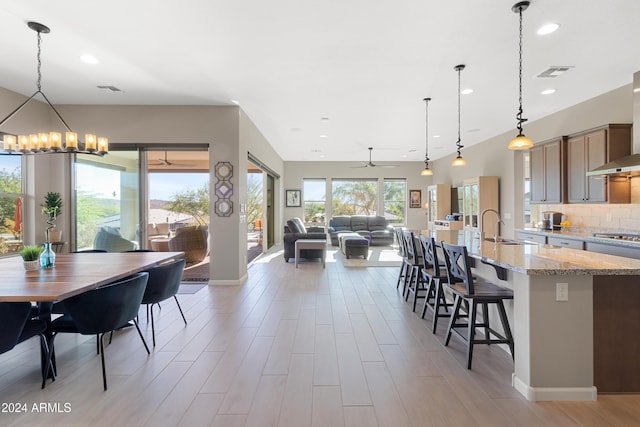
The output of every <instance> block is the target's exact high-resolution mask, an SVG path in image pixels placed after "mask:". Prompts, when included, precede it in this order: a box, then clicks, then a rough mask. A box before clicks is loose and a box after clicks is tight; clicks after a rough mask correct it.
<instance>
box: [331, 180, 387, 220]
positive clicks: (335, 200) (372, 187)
mask: <svg viewBox="0 0 640 427" xmlns="http://www.w3.org/2000/svg"><path fill="white" fill-rule="evenodd" d="M331 192H332V208H333V215H334V216H335V215H377V214H378V213H377V212H378V210H377V203H378V197H377V196H378V181H377V180H372V179H349V180H346V179H345V180H341V179H335V180H333V181H332V189H331Z"/></svg>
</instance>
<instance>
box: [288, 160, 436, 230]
mask: <svg viewBox="0 0 640 427" xmlns="http://www.w3.org/2000/svg"><path fill="white" fill-rule="evenodd" d="M380 164H384V162H380ZM393 164H394V165H398V167H397V168H354V167H353V166H357V165H358V163H357V162H285V176H284V180H283V183H284V189H286V190H302V188H303V185H302V184H303V179H305V178H307V179H313V178H322V179H327V180H328V179H329V178H335V179H341V178H347V179H348V178H374V179H378V180H379V183H380V185H379V188H378V190H379V192H378V200H382V180H383V179H384V178H406V180H407V190H421V191H422V205H423V206H424V203H425V202H426V197H427V186H428V185H430V184H431V182H432V181H433V180H432V178H431V177H423V176H420V171H421V170H422V168H423V167H424V163H420V162H393ZM327 185H328V188H327V195H329V194H330V191H331V187H330V186H329V185H330V184H329V182H328V183H327ZM303 198H304V194H303ZM283 204H284V203H283ZM327 209H328V211H327V218H331V212H330V210H329V209H330V206H329V207H328V208H327ZM296 216H297V217H300V218H303V217H304V208H303V207H299V208H287V207H284V208H283V223H282V226H283V227H284V223H286V220H287V219H289V218H293V217H296ZM327 221H328V219H327ZM407 226H408V227H409V228H412V229H423V228H426V227H427V216H426V210H425V209H422V208H421V209H417V208H414V209H409V208H408V207H407Z"/></svg>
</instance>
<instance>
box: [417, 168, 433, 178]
mask: <svg viewBox="0 0 640 427" xmlns="http://www.w3.org/2000/svg"><path fill="white" fill-rule="evenodd" d="M420 175H422V176H431V175H433V171H432V170H431V169H429V168H428V167H425V168H424V169H422V172H420Z"/></svg>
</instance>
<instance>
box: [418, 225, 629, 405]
mask: <svg viewBox="0 0 640 427" xmlns="http://www.w3.org/2000/svg"><path fill="white" fill-rule="evenodd" d="M421 233H422V234H423V235H428V236H433V237H434V239H435V240H436V241H437V242H439V241H445V242H449V243H452V244H458V245H465V246H467V250H468V252H469V255H470V256H471V257H472V258H474V259H476V260H480V261H481V262H476V266H475V268H474V275H475V276H477V277H480V278H483V279H486V280H489V281H491V282H493V283H495V284H497V285H500V286H503V287H508V288H511V289H513V293H514V299H513V303H512V304H508V305H507V312H508V316H509V322H510V323H511V326H512V330H513V335H514V341H515V357H514V359H515V360H514V373H513V387H514V388H516V390H518V391H519V392H520V393H521V394H523V395H524V396H525V397H526V398H527V399H529V400H535V401H538V400H542V401H544V400H596V399H597V393H598V390H601V391H605V392H636V393H637V392H640V369H638V367H637V366H638V365H637V357H638V348H637V346H635V343H636V342H637V340H633V339H631V340H630V339H629V337H632V336H636V335H637V331H636V329H637V325H638V324H640V309H638V307H640V304H638V303H639V302H640V260H636V259H631V258H625V257H618V256H612V255H605V254H600V253H595V252H589V251H581V250H575V249H569V248H565V247H559V246H550V245H542V244H535V243H531V244H529V243H527V244H518V245H508V244H495V243H493V242H487V241H480V239H479V238H478V237H479V236H478V233H471V232H465V231H431V230H425V231H421ZM495 267H498V268H495ZM494 268H495V270H494ZM502 269H504V270H502ZM501 272H502V273H505V274H503V275H501V274H500V273H501ZM560 288H565V289H568V293H566V294H564V295H560V294H559V293H558V289H560ZM494 315H495V313H492V312H490V313H489V317H490V318H492V319H493V317H494Z"/></svg>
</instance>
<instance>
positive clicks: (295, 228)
mask: <svg viewBox="0 0 640 427" xmlns="http://www.w3.org/2000/svg"><path fill="white" fill-rule="evenodd" d="M287 227H289V232H291V233H300V230H299V229H298V223H296V222H295V221H294V220H293V219H290V220H288V221H287Z"/></svg>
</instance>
